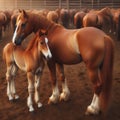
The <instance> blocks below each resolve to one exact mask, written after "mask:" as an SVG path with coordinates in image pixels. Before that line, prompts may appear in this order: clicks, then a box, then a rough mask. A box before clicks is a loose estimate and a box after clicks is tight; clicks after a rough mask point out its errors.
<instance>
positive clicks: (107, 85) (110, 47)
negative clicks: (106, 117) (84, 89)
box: [100, 36, 114, 112]
mask: <svg viewBox="0 0 120 120" xmlns="http://www.w3.org/2000/svg"><path fill="white" fill-rule="evenodd" d="M104 42H105V54H104V60H103V64H102V66H101V68H100V75H101V80H102V83H103V86H102V91H101V94H100V101H101V102H100V105H101V109H102V110H103V111H104V112H105V111H106V110H107V108H108V105H109V102H110V96H111V88H112V73H113V61H114V44H113V40H112V39H111V38H110V37H108V36H105V38H104Z"/></svg>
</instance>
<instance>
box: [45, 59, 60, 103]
mask: <svg viewBox="0 0 120 120" xmlns="http://www.w3.org/2000/svg"><path fill="white" fill-rule="evenodd" d="M47 64H48V67H49V71H50V74H51V81H52V89H53V93H52V95H51V97H50V98H49V101H48V104H50V103H57V102H58V100H59V95H60V93H59V89H58V84H57V80H56V66H55V63H54V62H53V61H52V60H50V61H48V63H47Z"/></svg>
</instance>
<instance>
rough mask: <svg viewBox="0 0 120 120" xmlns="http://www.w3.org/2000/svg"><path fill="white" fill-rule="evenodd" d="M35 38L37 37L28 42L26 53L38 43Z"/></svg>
mask: <svg viewBox="0 0 120 120" xmlns="http://www.w3.org/2000/svg"><path fill="white" fill-rule="evenodd" d="M37 37H38V36H37V35H35V37H34V38H33V39H32V40H30V42H29V44H28V46H27V48H26V51H29V50H31V49H32V48H33V46H34V45H36V44H37V42H38V41H37V40H36V38H37Z"/></svg>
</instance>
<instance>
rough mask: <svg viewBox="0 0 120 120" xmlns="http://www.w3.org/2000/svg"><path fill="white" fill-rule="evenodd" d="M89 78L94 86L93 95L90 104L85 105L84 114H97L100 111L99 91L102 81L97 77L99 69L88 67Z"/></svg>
mask: <svg viewBox="0 0 120 120" xmlns="http://www.w3.org/2000/svg"><path fill="white" fill-rule="evenodd" d="M88 74H89V78H90V80H91V81H92V83H93V88H94V96H93V100H92V102H91V104H90V105H89V106H88V107H87V111H86V114H87V115H89V114H99V112H100V111H101V109H100V97H99V95H100V92H101V90H102V83H101V82H100V79H99V69H98V68H92V69H88Z"/></svg>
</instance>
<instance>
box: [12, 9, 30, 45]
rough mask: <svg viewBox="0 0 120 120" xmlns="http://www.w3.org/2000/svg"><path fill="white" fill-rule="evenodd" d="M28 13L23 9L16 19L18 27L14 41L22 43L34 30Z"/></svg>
mask: <svg viewBox="0 0 120 120" xmlns="http://www.w3.org/2000/svg"><path fill="white" fill-rule="evenodd" d="M28 18H29V17H28V15H27V13H26V12H25V11H24V10H23V11H21V13H20V14H19V16H18V17H17V20H16V29H15V31H14V34H13V39H12V42H13V43H14V44H16V45H20V44H21V43H22V41H23V39H24V38H25V37H26V36H27V35H28V34H30V33H31V32H32V26H31V25H30V24H29V19H28Z"/></svg>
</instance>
